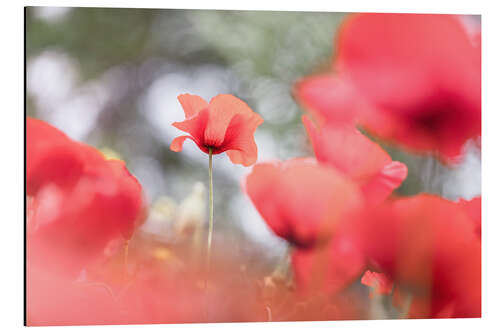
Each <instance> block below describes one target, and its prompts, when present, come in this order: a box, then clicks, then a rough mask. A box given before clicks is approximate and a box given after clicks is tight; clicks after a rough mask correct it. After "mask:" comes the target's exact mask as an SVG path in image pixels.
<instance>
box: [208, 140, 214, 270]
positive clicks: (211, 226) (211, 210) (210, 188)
mask: <svg viewBox="0 0 500 333" xmlns="http://www.w3.org/2000/svg"><path fill="white" fill-rule="evenodd" d="M212 173H213V172H212V148H208V193H209V194H208V195H209V214H210V215H209V219H208V239H207V272H208V271H209V269H210V252H211V249H212V233H213V230H214V186H213V181H212Z"/></svg>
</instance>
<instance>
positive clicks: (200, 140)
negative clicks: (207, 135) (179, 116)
mask: <svg viewBox="0 0 500 333" xmlns="http://www.w3.org/2000/svg"><path fill="white" fill-rule="evenodd" d="M207 123H208V109H203V110H202V111H200V112H198V113H197V114H196V115H194V116H193V117H191V118H189V119H186V120H184V121H182V122H175V123H173V124H172V126H174V127H176V128H178V129H180V130H181V131H184V132H187V133H189V134H191V136H192V137H193V140H194V141H195V142H196V143H197V144H198V145H199V146H200V145H204V134H203V133H204V132H205V128H206V127H207Z"/></svg>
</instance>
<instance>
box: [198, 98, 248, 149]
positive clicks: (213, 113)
mask: <svg viewBox="0 0 500 333" xmlns="http://www.w3.org/2000/svg"><path fill="white" fill-rule="evenodd" d="M208 108H209V109H210V115H209V120H208V124H207V127H206V130H205V137H204V138H205V142H206V144H207V145H208V146H213V147H220V146H221V145H222V143H223V142H224V139H225V136H226V130H227V128H228V126H229V124H230V123H231V120H232V119H233V117H234V116H235V115H237V114H241V115H242V116H244V117H245V118H246V117H250V116H251V115H252V114H255V113H254V112H253V111H252V109H250V107H249V106H248V105H247V104H246V103H245V102H243V101H242V100H241V99H239V98H236V97H234V96H232V95H217V96H215V97H214V98H212V99H211V100H210V104H209V106H208Z"/></svg>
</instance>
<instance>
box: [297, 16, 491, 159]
mask: <svg viewBox="0 0 500 333" xmlns="http://www.w3.org/2000/svg"><path fill="white" fill-rule="evenodd" d="M476 35H477V34H476ZM476 40H477V37H474V38H472V37H470V36H469V35H468V34H467V32H466V30H465V28H464V26H463V24H462V23H461V22H460V18H459V17H458V16H453V15H419V14H354V15H351V16H350V17H349V18H348V19H347V20H346V21H345V23H344V24H343V26H342V27H341V29H340V32H339V35H338V39H337V45H336V51H337V52H336V53H337V54H336V58H335V63H334V68H335V72H336V74H326V75H318V76H313V77H310V78H306V79H305V80H302V81H301V82H299V83H298V84H297V86H296V89H295V91H296V96H297V97H298V99H299V100H300V101H301V103H302V104H304V105H305V106H306V107H307V108H308V109H313V110H314V112H315V113H316V114H318V113H319V114H321V116H322V117H320V118H322V119H324V120H326V121H329V122H334V123H339V121H340V122H345V120H348V121H351V122H358V123H359V124H361V125H363V126H364V127H365V128H366V129H367V130H369V131H370V132H372V133H373V134H375V135H377V136H380V137H382V138H384V139H388V140H390V141H393V142H395V143H396V144H400V145H402V146H404V147H406V148H409V149H411V150H413V151H416V152H436V153H438V156H439V157H440V158H441V159H442V160H444V161H447V162H453V161H455V160H456V159H457V158H458V157H460V154H461V150H462V147H463V145H464V143H465V142H466V141H467V140H469V139H471V138H475V137H477V136H479V135H480V134H481V49H480V43H477V42H476Z"/></svg>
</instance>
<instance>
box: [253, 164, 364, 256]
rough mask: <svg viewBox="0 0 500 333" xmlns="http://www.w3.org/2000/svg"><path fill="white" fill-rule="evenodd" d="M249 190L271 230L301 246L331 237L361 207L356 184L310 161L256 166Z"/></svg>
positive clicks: (310, 244)
mask: <svg viewBox="0 0 500 333" xmlns="http://www.w3.org/2000/svg"><path fill="white" fill-rule="evenodd" d="M262 165H264V166H265V167H263V166H262ZM263 179H265V180H263ZM246 188H247V191H248V192H247V193H248V195H249V196H250V198H251V199H252V201H253V203H254V205H255V206H256V208H257V210H258V211H259V212H260V213H261V215H262V217H263V218H264V219H265V220H266V222H267V223H268V224H269V226H270V227H271V229H273V231H274V232H275V233H276V234H277V235H278V236H280V237H282V238H284V239H286V240H288V241H289V242H291V243H293V244H295V245H297V246H302V247H308V246H312V245H314V244H315V243H316V242H318V241H319V242H321V241H322V240H325V239H327V238H329V237H330V236H331V233H332V232H333V230H335V228H336V227H337V223H338V222H339V221H340V219H341V218H344V217H345V216H346V215H347V214H349V213H350V212H351V211H353V210H355V208H357V207H358V206H359V205H360V195H359V192H358V190H357V187H356V186H355V185H354V184H353V183H351V182H350V181H349V180H348V179H346V178H345V177H343V176H342V175H340V174H338V173H337V172H335V171H334V170H333V169H331V168H326V167H322V166H320V165H314V164H311V163H310V162H308V161H307V160H305V161H304V160H300V161H296V162H294V163H285V164H284V165H279V166H277V165H272V164H257V165H256V166H255V167H254V169H253V170H252V173H250V175H248V176H247V179H246Z"/></svg>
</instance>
